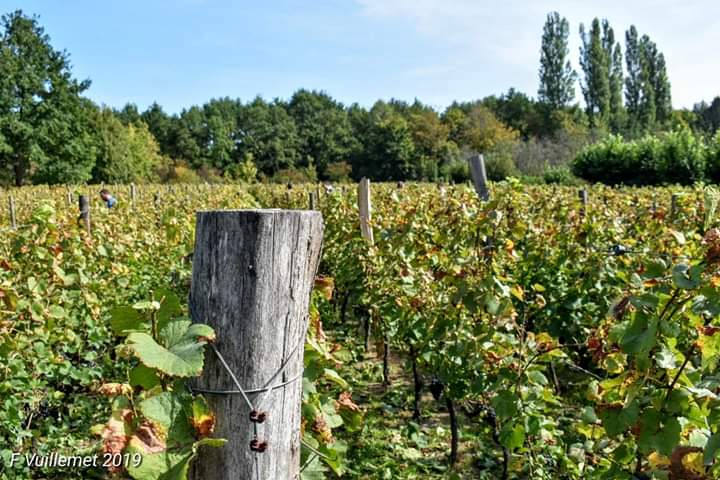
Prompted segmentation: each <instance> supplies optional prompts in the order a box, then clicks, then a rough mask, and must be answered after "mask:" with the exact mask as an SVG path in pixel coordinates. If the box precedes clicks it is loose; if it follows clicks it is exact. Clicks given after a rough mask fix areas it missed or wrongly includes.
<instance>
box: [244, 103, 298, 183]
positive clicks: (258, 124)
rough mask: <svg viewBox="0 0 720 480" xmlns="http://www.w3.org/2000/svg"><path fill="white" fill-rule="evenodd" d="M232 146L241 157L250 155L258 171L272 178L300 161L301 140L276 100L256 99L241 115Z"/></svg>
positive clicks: (293, 123) (291, 119)
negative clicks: (235, 145)
mask: <svg viewBox="0 0 720 480" xmlns="http://www.w3.org/2000/svg"><path fill="white" fill-rule="evenodd" d="M235 142H236V143H237V145H238V152H239V153H240V154H241V155H244V154H245V153H251V154H252V155H253V158H254V159H255V164H256V165H257V167H258V169H259V170H260V171H261V172H263V173H265V174H267V175H272V174H274V173H276V172H277V171H278V170H281V169H286V168H289V167H294V166H296V165H297V164H298V161H299V159H300V145H301V141H300V137H299V136H298V132H297V127H296V126H295V122H294V120H293V118H292V117H291V116H290V115H289V114H288V113H287V110H286V106H285V105H284V104H283V103H282V102H280V101H279V100H275V101H273V102H266V101H265V100H263V99H262V98H260V97H258V98H256V99H255V100H253V101H252V102H250V103H249V104H247V105H245V106H244V107H243V109H242V110H241V111H240V118H239V119H238V131H237V132H236V138H235Z"/></svg>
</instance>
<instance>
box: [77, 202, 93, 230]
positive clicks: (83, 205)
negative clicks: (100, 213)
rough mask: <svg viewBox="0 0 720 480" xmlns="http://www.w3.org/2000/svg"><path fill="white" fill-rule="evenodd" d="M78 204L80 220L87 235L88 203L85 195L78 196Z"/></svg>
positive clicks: (88, 224) (88, 223)
mask: <svg viewBox="0 0 720 480" xmlns="http://www.w3.org/2000/svg"><path fill="white" fill-rule="evenodd" d="M78 203H79V207H80V218H79V219H78V220H82V222H83V224H84V225H85V228H86V229H87V231H88V233H90V202H89V201H88V197H87V196H86V195H80V196H79V197H78Z"/></svg>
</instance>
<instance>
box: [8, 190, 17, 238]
mask: <svg viewBox="0 0 720 480" xmlns="http://www.w3.org/2000/svg"><path fill="white" fill-rule="evenodd" d="M8 203H9V209H10V227H12V229H13V230H15V229H16V228H17V218H16V216H15V199H14V198H13V196H12V195H10V197H9V198H8Z"/></svg>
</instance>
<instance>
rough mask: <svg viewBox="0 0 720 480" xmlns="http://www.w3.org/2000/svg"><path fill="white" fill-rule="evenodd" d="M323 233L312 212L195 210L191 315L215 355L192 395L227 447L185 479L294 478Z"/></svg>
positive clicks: (202, 459) (205, 454)
mask: <svg viewBox="0 0 720 480" xmlns="http://www.w3.org/2000/svg"><path fill="white" fill-rule="evenodd" d="M322 235H323V220H322V215H321V214H320V213H319V212H312V211H307V210H229V211H207V212H198V214H197V225H196V237H195V252H194V255H193V273H192V285H191V289H190V302H189V303H190V315H191V317H192V319H193V321H194V322H196V323H207V324H209V325H211V326H212V327H213V328H214V329H215V332H216V334H217V340H216V342H215V344H214V345H213V347H214V349H216V350H217V352H219V354H220V355H218V354H216V353H214V352H213V351H208V353H207V354H206V363H205V368H204V369H203V373H202V376H201V377H200V378H199V380H198V381H197V382H196V387H194V389H195V390H196V391H198V392H203V391H204V392H205V397H206V398H207V399H208V402H209V403H210V407H211V408H212V409H213V411H214V412H215V415H216V418H217V422H216V430H215V436H217V437H220V438H225V439H227V440H228V442H227V443H226V444H225V446H223V447H222V448H208V449H206V450H204V451H202V452H201V454H200V455H199V457H198V459H197V460H196V461H195V463H194V465H193V466H192V471H191V478H192V479H194V480H206V479H213V480H231V479H232V480H237V479H248V480H256V479H260V480H294V479H296V478H299V470H300V404H301V399H302V372H303V351H304V344H305V334H306V330H307V323H308V310H309V302H310V292H311V290H312V287H313V284H314V279H315V273H316V270H317V266H318V262H319V258H320V249H321V245H322ZM221 356H222V358H223V359H224V360H221ZM223 362H225V363H226V364H227V367H228V368H229V370H230V371H232V372H233V374H234V377H235V379H233V376H232V375H230V374H229V373H228V371H227V369H226V368H225V367H224V366H223ZM235 380H237V381H235ZM237 385H240V386H241V387H242V389H243V391H246V390H247V392H246V394H243V393H240V390H238V387H237ZM262 389H265V390H262ZM258 390H262V391H258ZM208 391H213V392H214V393H210V392H208ZM228 391H230V392H233V393H227V392H228ZM253 419H254V420H253ZM261 419H262V420H261ZM255 429H257V430H255ZM264 442H266V443H264ZM260 450H264V451H260Z"/></svg>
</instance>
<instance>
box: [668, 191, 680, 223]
mask: <svg viewBox="0 0 720 480" xmlns="http://www.w3.org/2000/svg"><path fill="white" fill-rule="evenodd" d="M679 200H680V194H679V193H673V194H672V197H670V219H671V220H672V221H675V219H676V218H677V215H678V202H679Z"/></svg>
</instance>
